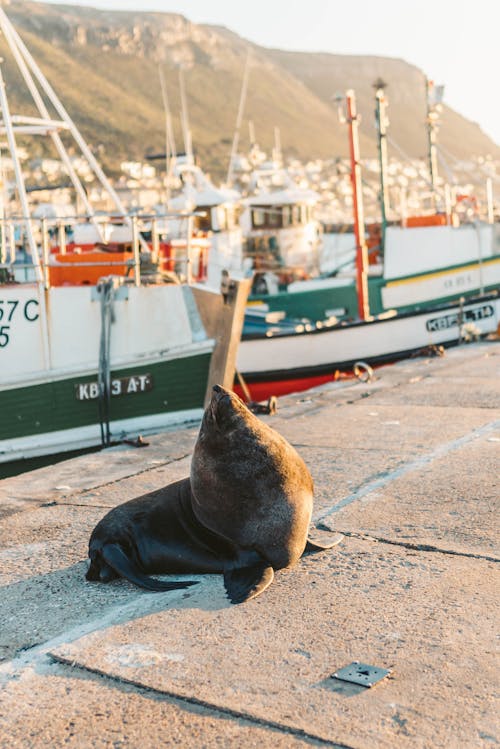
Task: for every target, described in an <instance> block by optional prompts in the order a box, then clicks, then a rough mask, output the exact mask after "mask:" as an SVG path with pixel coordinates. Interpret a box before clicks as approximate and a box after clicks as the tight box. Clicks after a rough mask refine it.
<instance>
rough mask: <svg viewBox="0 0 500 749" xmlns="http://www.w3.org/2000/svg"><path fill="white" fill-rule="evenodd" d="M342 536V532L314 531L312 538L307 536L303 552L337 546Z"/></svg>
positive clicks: (324, 549) (307, 552)
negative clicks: (317, 532) (319, 532)
mask: <svg viewBox="0 0 500 749" xmlns="http://www.w3.org/2000/svg"><path fill="white" fill-rule="evenodd" d="M343 538H344V536H343V535H342V533H321V534H319V535H317V534H316V533H315V534H314V537H313V538H311V536H308V538H307V543H306V548H305V549H304V554H309V553H311V552H315V551H326V550H327V549H333V547H334V546H337V544H339V543H340V542H341V541H342V539H343Z"/></svg>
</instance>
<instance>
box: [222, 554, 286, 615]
mask: <svg viewBox="0 0 500 749" xmlns="http://www.w3.org/2000/svg"><path fill="white" fill-rule="evenodd" d="M273 580H274V570H273V568H272V567H271V565H270V564H269V562H268V561H267V560H265V559H264V558H263V557H261V555H260V554H259V553H258V552H257V551H240V552H239V553H238V556H237V557H236V559H233V560H231V561H230V562H228V564H227V565H226V566H225V568H224V585H225V588H226V592H227V595H228V598H229V600H230V601H231V603H243V602H244V601H249V600H250V599H251V598H255V596H258V595H260V593H262V592H263V591H264V590H265V589H266V588H268V587H269V586H270V585H271V583H272V581H273Z"/></svg>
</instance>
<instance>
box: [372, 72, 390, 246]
mask: <svg viewBox="0 0 500 749" xmlns="http://www.w3.org/2000/svg"><path fill="white" fill-rule="evenodd" d="M386 86H387V84H386V83H385V82H384V81H383V80H382V79H381V78H378V79H377V80H376V81H375V83H374V84H373V87H374V89H375V124H376V127H377V142H378V158H379V165H380V193H379V202H380V224H381V245H382V246H381V250H382V252H383V251H384V248H385V232H386V228H387V206H388V205H389V196H388V192H387V126H388V125H389V118H388V117H387V112H386V107H387V100H386V98H385V93H384V91H385V88H386Z"/></svg>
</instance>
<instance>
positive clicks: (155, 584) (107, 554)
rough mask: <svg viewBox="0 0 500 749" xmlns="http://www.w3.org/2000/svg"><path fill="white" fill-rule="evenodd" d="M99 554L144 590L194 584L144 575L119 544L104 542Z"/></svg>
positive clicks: (191, 581)
mask: <svg viewBox="0 0 500 749" xmlns="http://www.w3.org/2000/svg"><path fill="white" fill-rule="evenodd" d="M101 556H102V558H103V559H104V561H105V562H106V563H107V564H108V565H109V566H110V567H111V568H112V569H113V570H114V571H115V572H117V573H118V574H119V575H120V577H124V578H125V579H126V580H129V581H130V582H131V583H135V585H139V587H141V588H146V590H154V591H157V592H160V591H164V590H178V589H180V588H189V586H190V585H196V582H195V581H194V580H179V581H175V582H171V583H167V582H163V581H161V580H155V579H154V578H152V577H149V576H148V575H145V574H144V573H143V572H141V571H140V569H138V567H137V566H136V565H135V564H134V562H133V561H132V560H131V559H129V557H128V556H127V555H126V554H125V552H124V551H123V549H122V547H121V546H120V545H119V544H104V546H103V547H102V549H101ZM87 579H89V578H87Z"/></svg>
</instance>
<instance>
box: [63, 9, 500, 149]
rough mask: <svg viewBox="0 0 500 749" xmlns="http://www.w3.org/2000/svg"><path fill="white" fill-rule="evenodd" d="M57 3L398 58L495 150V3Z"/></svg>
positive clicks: (270, 43) (279, 42)
mask: <svg viewBox="0 0 500 749" xmlns="http://www.w3.org/2000/svg"><path fill="white" fill-rule="evenodd" d="M50 1H51V2H61V1H62V0H50ZM64 2H65V4H73V5H88V6H92V7H95V8H108V9H111V10H134V9H136V10H143V11H146V10H154V11H165V12H175V13H181V14H182V15H184V16H186V17H187V18H189V20H191V21H194V22H196V23H212V24H222V25H224V26H227V27H228V28H230V29H231V30H233V31H235V32H236V33H238V34H239V35H240V36H243V37H245V38H246V39H250V40H251V41H253V42H256V43H257V44H260V45H263V46H265V47H278V48H280V49H291V50H297V51H321V52H332V53H337V52H338V53H344V54H375V55H384V56H389V57H400V58H403V59H405V60H406V61H407V62H410V63H413V64H414V65H417V66H418V67H419V68H421V69H422V70H423V71H424V73H425V74H426V75H427V76H428V77H429V78H431V79H432V80H434V81H435V82H436V83H443V84H445V86H446V88H445V101H446V103H447V104H448V105H449V106H451V107H453V109H456V110H457V111H458V112H460V113H461V114H463V115H465V116H466V117H468V118H469V119H472V120H474V121H475V122H478V123H479V124H480V126H481V127H482V129H483V130H484V131H485V132H486V133H487V134H488V135H490V136H491V137H492V138H493V139H494V140H495V141H496V142H497V143H499V144H500V96H499V94H498V85H497V77H498V74H499V69H500V0H418V2H415V1H414V0H300V1H299V0H252V1H251V2H244V1H243V0H239V1H237V0H183V1H181V0H179V1H176V0H75V2H72V3H71V0H64ZM493 76H495V79H494V77H493ZM494 80H495V85H493V81H494Z"/></svg>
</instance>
